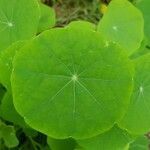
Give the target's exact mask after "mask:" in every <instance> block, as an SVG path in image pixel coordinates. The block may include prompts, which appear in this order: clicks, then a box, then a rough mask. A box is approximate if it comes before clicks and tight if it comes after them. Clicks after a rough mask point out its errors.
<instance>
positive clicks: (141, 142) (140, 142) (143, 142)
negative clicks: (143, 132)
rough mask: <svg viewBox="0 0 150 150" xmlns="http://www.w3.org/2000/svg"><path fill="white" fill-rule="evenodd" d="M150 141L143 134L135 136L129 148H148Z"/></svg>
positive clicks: (139, 149)
mask: <svg viewBox="0 0 150 150" xmlns="http://www.w3.org/2000/svg"><path fill="white" fill-rule="evenodd" d="M149 144H150V141H149V140H148V138H146V137H145V136H141V137H139V138H137V139H136V140H135V141H134V142H133V143H131V144H130V147H129V150H148V145H149Z"/></svg>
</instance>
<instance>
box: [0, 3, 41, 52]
mask: <svg viewBox="0 0 150 150" xmlns="http://www.w3.org/2000/svg"><path fill="white" fill-rule="evenodd" d="M39 18H40V9H39V5H38V2H37V1H36V0H10V1H7V0H0V51H2V50H4V49H5V48H7V47H8V46H9V45H11V44H12V43H13V42H16V41H18V40H26V39H29V38H31V37H33V36H35V35H36V33H37V28H38V24H39Z"/></svg>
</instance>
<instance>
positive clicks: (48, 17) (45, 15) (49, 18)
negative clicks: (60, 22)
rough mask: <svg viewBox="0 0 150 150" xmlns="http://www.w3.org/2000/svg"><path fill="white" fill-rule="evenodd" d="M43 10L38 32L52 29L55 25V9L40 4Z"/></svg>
mask: <svg viewBox="0 0 150 150" xmlns="http://www.w3.org/2000/svg"><path fill="white" fill-rule="evenodd" d="M39 6H40V10H41V17H40V21H39V26H38V32H39V33H40V32H42V31H44V30H46V29H49V28H52V27H54V25H55V11H54V9H53V8H51V7H49V6H46V5H44V4H42V3H41V2H40V3H39Z"/></svg>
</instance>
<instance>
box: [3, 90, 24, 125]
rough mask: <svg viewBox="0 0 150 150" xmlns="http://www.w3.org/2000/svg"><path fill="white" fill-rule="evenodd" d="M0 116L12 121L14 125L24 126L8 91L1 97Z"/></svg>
mask: <svg viewBox="0 0 150 150" xmlns="http://www.w3.org/2000/svg"><path fill="white" fill-rule="evenodd" d="M0 117H2V118H3V119H5V120H7V121H9V122H13V123H14V124H16V125H20V126H21V127H25V126H26V124H25V122H24V120H23V118H22V117H21V116H20V115H19V114H18V113H17V112H16V110H15V108H14V105H13V99H12V94H11V93H10V92H7V93H6V94H5V95H4V98H3V99H2V102H1V105H0Z"/></svg>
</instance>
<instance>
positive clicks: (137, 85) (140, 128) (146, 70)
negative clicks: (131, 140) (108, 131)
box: [120, 54, 150, 135]
mask: <svg viewBox="0 0 150 150" xmlns="http://www.w3.org/2000/svg"><path fill="white" fill-rule="evenodd" d="M134 63H135V75H134V78H133V79H134V91H133V93H132V96H131V103H130V105H129V109H128V111H127V113H126V115H125V116H124V118H123V120H122V121H121V123H120V126H121V127H123V128H125V129H127V130H128V131H130V133H132V134H140V135H142V134H145V133H146V132H148V131H149V130H150V119H149V116H150V109H149V107H150V54H147V55H144V56H142V57H139V58H138V59H136V60H135V61H134Z"/></svg>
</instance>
